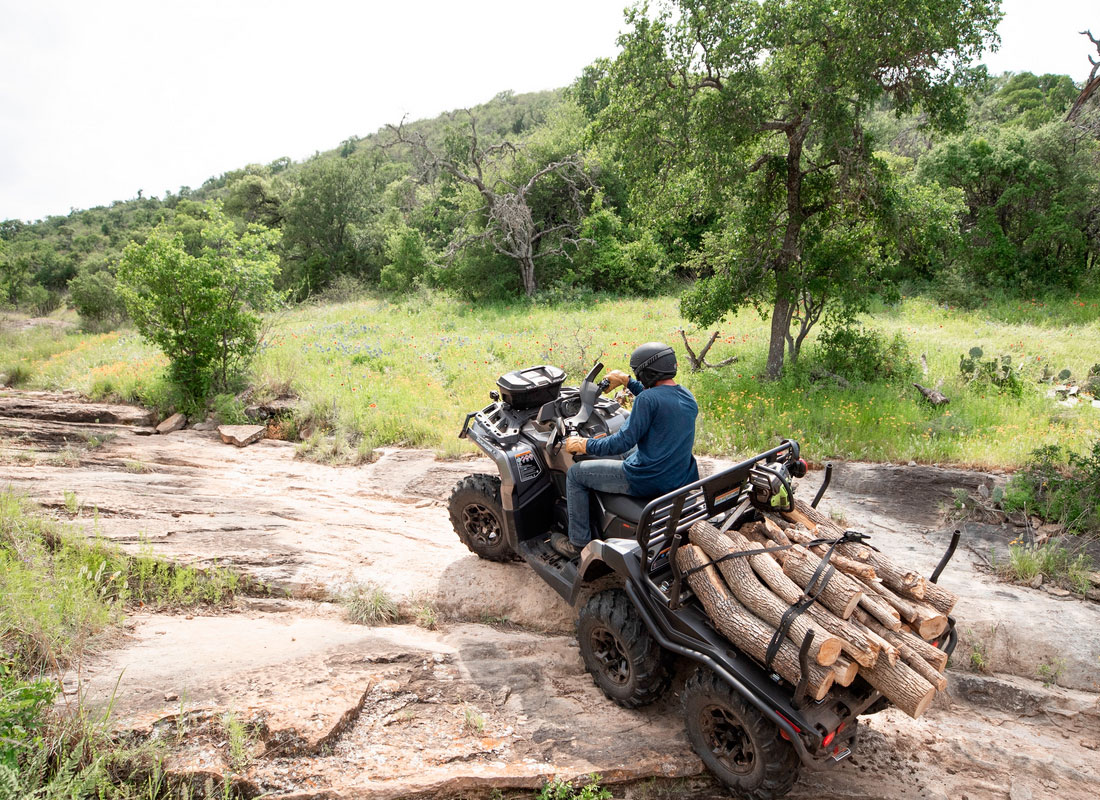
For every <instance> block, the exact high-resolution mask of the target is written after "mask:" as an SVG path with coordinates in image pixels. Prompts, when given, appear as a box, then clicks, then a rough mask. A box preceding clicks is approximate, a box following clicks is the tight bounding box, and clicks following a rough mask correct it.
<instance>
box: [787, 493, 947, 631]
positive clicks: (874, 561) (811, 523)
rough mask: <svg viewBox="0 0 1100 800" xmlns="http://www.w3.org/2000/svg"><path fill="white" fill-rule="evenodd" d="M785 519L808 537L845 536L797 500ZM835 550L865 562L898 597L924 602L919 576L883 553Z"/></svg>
mask: <svg viewBox="0 0 1100 800" xmlns="http://www.w3.org/2000/svg"><path fill="white" fill-rule="evenodd" d="M785 516H786V517H787V518H788V519H790V520H792V521H794V522H798V523H801V524H802V525H803V526H805V527H806V528H807V529H808V530H809V532H810V533H811V534H813V535H816V536H819V537H821V538H836V537H838V536H841V535H842V534H843V533H844V531H842V530H841V529H840V527H839V526H838V525H836V524H835V523H834V522H833V521H832V520H831V519H829V518H828V517H826V516H825V515H824V514H822V513H821V512H819V511H818V510H817V509H815V508H811V507H810V506H809V505H807V504H806V503H803V502H802V501H800V500H796V501H795V509H794V511H790V512H788V513H787V514H785ZM837 550H838V551H839V552H840V554H841V555H843V556H845V557H846V558H851V559H853V560H857V561H866V562H867V563H868V564H870V565H871V566H872V567H873V568H874V570H875V573H876V574H877V575H878V577H879V579H880V580H881V581H882V582H883V583H885V584H886V585H887V586H888V587H890V588H891V589H892V590H893V591H895V592H897V593H898V594H900V595H902V596H904V597H910V598H912V599H914V600H921V599H924V596H925V592H926V591H927V587H928V585H929V584H928V582H927V581H926V580H925V579H924V577H923V576H921V575H920V573H917V572H913V571H912V570H907V569H902V568H900V567H898V566H897V565H896V564H894V563H893V562H892V561H890V559H888V558H887V557H886V556H884V555H883V554H882V553H880V552H878V551H877V550H873V549H872V548H870V547H867V546H866V545H862V544H859V543H858V542H845V543H844V544H842V545H838V546H837ZM865 580H866V579H865ZM948 594H950V593H948ZM939 610H941V611H942V609H939ZM944 613H947V612H944Z"/></svg>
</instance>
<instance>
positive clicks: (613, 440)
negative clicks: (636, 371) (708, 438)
mask: <svg viewBox="0 0 1100 800" xmlns="http://www.w3.org/2000/svg"><path fill="white" fill-rule="evenodd" d="M627 388H628V389H629V390H630V392H631V394H634V395H636V399H635V400H634V408H633V409H632V410H631V412H630V416H629V417H628V418H627V421H626V423H625V424H624V425H623V426H622V427H621V428H619V430H618V431H616V432H615V433H613V434H611V435H610V436H605V437H603V438H601V439H589V440H588V444H587V447H586V450H585V452H587V453H589V454H591V455H594V456H614V455H620V454H621V453H625V452H627V451H628V450H630V448H632V447H634V446H635V445H637V447H638V449H637V450H636V451H635V452H633V453H631V454H630V455H629V456H627V458H626V460H625V461H624V462H623V471H624V472H625V473H626V480H627V482H628V483H629V484H630V493H631V494H633V495H638V496H640V497H652V496H654V495H660V494H664V493H665V492H670V491H672V490H673V489H676V488H679V487H680V486H683V485H684V484H687V483H691V482H692V481H696V480H698V479H699V465H698V464H697V463H696V462H695V457H694V456H693V455H692V454H691V448H692V446H694V444H695V418H696V417H697V416H699V406H698V405H697V404H696V402H695V397H694V396H692V394H691V392H689V391H688V390H687V389H685V388H684V387H683V386H680V385H679V384H677V385H675V386H667V385H666V386H653V387H651V388H649V389H646V388H645V387H644V386H642V384H641V383H640V382H639V381H636V380H631V381H630V383H629V384H627Z"/></svg>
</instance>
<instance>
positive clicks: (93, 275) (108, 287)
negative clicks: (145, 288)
mask: <svg viewBox="0 0 1100 800" xmlns="http://www.w3.org/2000/svg"><path fill="white" fill-rule="evenodd" d="M69 301H70V302H71V303H72V306H73V308H75V309H76V313H78V314H79V315H80V318H81V321H82V322H83V323H84V327H85V328H88V329H91V330H97V329H100V328H103V327H107V326H109V325H111V324H113V323H117V322H120V321H121V320H122V319H124V318H125V316H126V307H125V305H124V304H123V302H122V298H121V297H119V294H118V291H117V286H116V282H115V276H114V275H112V274H111V273H110V272H108V271H107V270H100V271H99V272H90V271H85V272H81V273H80V274H79V275H77V276H76V277H75V278H73V279H72V280H71V281H69Z"/></svg>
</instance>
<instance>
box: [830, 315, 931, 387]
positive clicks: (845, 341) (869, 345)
mask: <svg viewBox="0 0 1100 800" xmlns="http://www.w3.org/2000/svg"><path fill="white" fill-rule="evenodd" d="M816 355H817V359H818V363H819V364H820V365H821V366H822V367H823V368H824V369H826V370H827V371H829V372H831V373H833V374H835V375H841V376H843V377H845V378H847V379H848V380H851V381H864V382H871V381H876V380H887V381H897V380H901V381H907V380H909V379H910V378H911V377H912V376H913V375H914V374H915V373H916V369H917V365H916V363H915V362H914V361H913V357H912V355H911V354H910V352H909V345H908V343H907V342H906V341H905V337H904V336H902V335H901V333H895V334H894V337H893V338H892V339H889V340H887V339H886V338H885V337H884V336H883V335H882V334H881V333H879V332H878V331H875V330H869V329H867V328H862V327H858V326H856V325H852V324H840V325H836V326H833V327H831V328H829V329H827V330H826V331H825V332H824V333H822V334H821V335H820V336H819V337H818V339H817V353H816Z"/></svg>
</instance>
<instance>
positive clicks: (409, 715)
mask: <svg viewBox="0 0 1100 800" xmlns="http://www.w3.org/2000/svg"><path fill="white" fill-rule="evenodd" d="M245 605H246V608H245V609H244V610H243V611H242V612H240V613H228V614H226V613H223V614H218V615H211V616H200V615H194V616H193V618H191V619H188V618H187V617H186V616H184V615H171V616H168V615H155V614H142V615H139V616H137V617H135V618H134V619H133V620H132V623H133V624H132V628H131V632H130V634H129V636H128V638H127V641H125V642H124V643H123V644H122V646H120V647H119V648H118V649H115V650H112V651H110V652H107V653H104V654H102V655H100V656H98V657H96V658H94V659H92V660H91V661H90V662H89V663H88V664H87V665H86V667H85V670H84V675H83V682H82V690H83V691H84V692H85V693H86V694H85V698H86V699H85V703H86V704H91V705H93V706H96V705H100V706H104V705H106V704H107V703H111V704H112V707H113V726H114V727H115V728H116V729H118V730H124V731H137V732H139V733H144V734H145V735H151V734H152V732H153V731H154V730H157V729H164V728H165V726H168V727H171V728H172V729H173V730H174V731H175V732H177V733H178V734H180V735H179V739H180V740H181V746H180V747H179V748H177V749H175V751H174V753H173V756H172V758H171V760H170V767H171V768H172V769H176V770H182V771H188V772H200V773H206V772H212V773H215V774H221V773H222V772H223V771H224V770H226V768H227V764H226V756H227V753H226V750H227V748H226V747H225V735H224V732H223V731H222V729H221V728H220V727H219V722H218V720H219V719H221V717H222V715H224V714H225V713H227V712H232V713H233V714H234V715H236V717H237V718H238V719H240V720H242V721H245V722H248V723H251V724H253V725H256V726H259V728H260V729H262V731H263V732H262V734H261V735H259V736H258V737H257V741H256V742H255V743H254V747H253V755H254V756H255V758H254V760H253V763H252V765H251V766H250V767H249V768H248V769H247V771H246V772H245V773H244V774H243V775H242V776H241V777H242V778H243V779H245V780H247V781H248V782H249V783H251V784H253V785H254V786H256V787H258V788H259V789H261V790H262V791H265V792H271V793H274V794H276V795H279V794H283V793H290V794H293V793H297V792H302V791H306V790H309V789H311V788H317V789H320V788H324V789H326V790H329V791H336V792H337V793H338V794H337V796H349V797H350V796H379V797H381V796H389V797H398V796H403V795H405V794H407V793H408V791H409V790H410V789H411V788H415V787H419V788H421V789H425V788H431V787H450V788H451V789H453V790H461V789H462V788H463V787H464V786H466V787H476V786H481V787H487V786H492V785H500V786H503V787H508V786H513V787H515V786H520V787H523V786H529V787H534V786H538V785H540V784H541V782H542V781H543V779H544V778H545V776H548V775H552V774H567V775H576V776H581V775H585V774H587V773H589V772H593V771H595V772H599V773H600V774H602V775H604V776H605V777H606V778H609V779H611V780H627V779H643V778H647V777H651V776H655V775H656V776H668V777H677V776H690V775H697V774H699V773H700V772H701V771H702V764H701V763H700V762H699V760H698V758H697V757H696V756H695V755H694V753H693V752H692V751H691V748H690V745H689V744H688V742H687V738H686V736H685V734H684V732H683V723H682V719H681V717H680V713H679V704H678V702H675V698H674V697H670V698H669V699H668V700H667V701H666V702H661V703H658V704H656V705H655V706H653V707H651V708H648V709H644V710H641V711H627V710H625V709H622V708H619V707H618V706H615V705H614V704H612V703H611V702H610V701H608V700H607V699H606V698H605V697H604V696H603V695H602V694H601V693H600V692H599V690H598V689H597V688H596V687H595V685H594V684H593V682H592V679H591V677H590V676H589V675H588V674H587V673H586V672H585V671H584V669H583V666H582V664H581V660H580V656H579V653H578V651H577V647H576V643H575V641H574V640H573V639H572V637H567V636H556V635H545V634H536V633H530V632H525V631H515V630H512V631H505V630H498V629H494V628H492V627H489V626H485V625H454V626H447V627H445V628H444V629H442V630H438V631H427V630H424V629H422V628H417V627H414V626H400V625H398V626H388V627H378V628H368V627H364V626H360V625H353V624H350V623H348V622H345V621H344V620H343V619H342V618H341V615H340V612H339V610H338V609H336V608H334V607H332V606H329V605H327V604H315V603H309V602H306V601H253V602H252V603H246V604H245ZM249 606H250V607H249ZM260 608H270V609H273V610H258V609H260ZM274 609H280V610H274ZM116 687H117V688H116ZM66 688H67V691H68V692H70V693H72V692H75V691H76V681H75V676H70V678H69V680H68V681H67V683H66ZM70 696H72V695H71V694H70ZM166 696H167V697H172V698H173V699H171V700H167V699H165V698H166ZM112 697H113V699H112ZM321 775H323V776H324V780H323V781H321V782H320V783H318V782H317V780H316V777H317V776H321ZM364 792H365V793H366V794H365V795H362V793H364Z"/></svg>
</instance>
